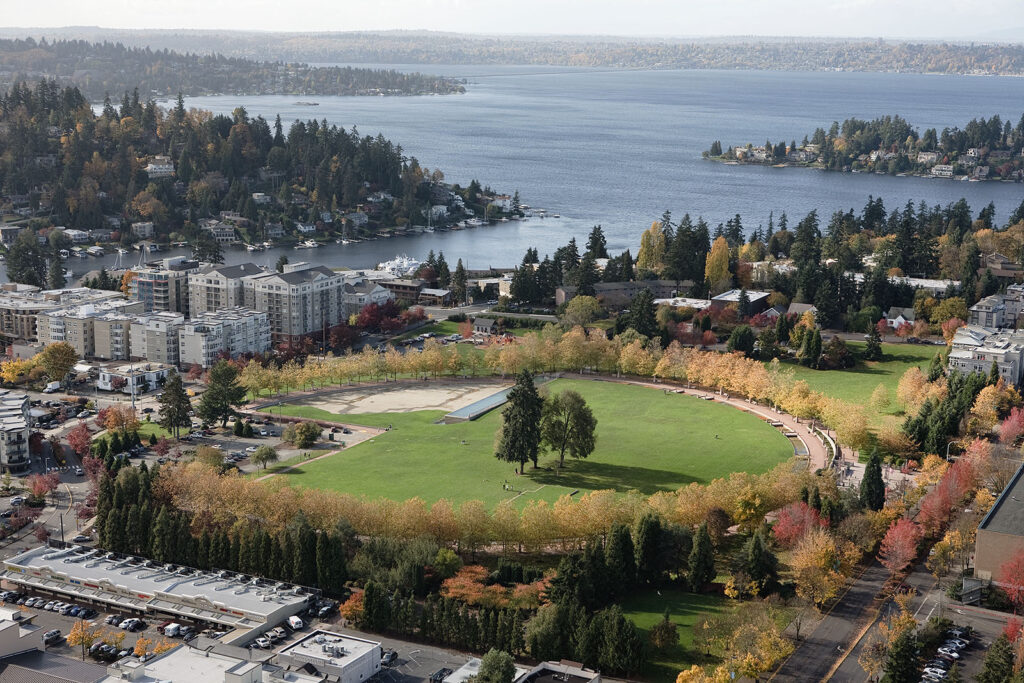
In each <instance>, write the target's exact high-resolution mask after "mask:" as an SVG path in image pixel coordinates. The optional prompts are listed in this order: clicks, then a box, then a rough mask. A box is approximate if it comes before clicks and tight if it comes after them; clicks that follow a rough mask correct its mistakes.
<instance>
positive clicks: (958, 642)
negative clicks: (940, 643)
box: [946, 638, 970, 650]
mask: <svg viewBox="0 0 1024 683" xmlns="http://www.w3.org/2000/svg"><path fill="white" fill-rule="evenodd" d="M946 645H955V646H956V647H957V648H959V649H961V650H964V649H966V648H967V646H968V645H970V643H969V642H967V641H966V640H964V639H963V638H950V639H949V640H947V641H946Z"/></svg>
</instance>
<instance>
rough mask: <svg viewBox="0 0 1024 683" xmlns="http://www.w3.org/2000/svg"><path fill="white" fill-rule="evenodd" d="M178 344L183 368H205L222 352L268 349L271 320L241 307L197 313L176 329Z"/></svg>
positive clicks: (230, 353)
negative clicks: (197, 366) (194, 366)
mask: <svg viewBox="0 0 1024 683" xmlns="http://www.w3.org/2000/svg"><path fill="white" fill-rule="evenodd" d="M178 347H179V354H180V358H179V360H180V363H181V366H182V367H187V366H191V365H199V366H200V367H203V368H208V367H210V366H211V365H213V364H214V363H216V362H217V359H218V358H219V357H220V356H221V354H227V355H228V356H231V357H235V356H238V355H241V354H244V353H263V352H265V351H267V350H268V349H270V320H269V318H268V316H267V314H266V313H264V312H261V311H253V310H251V309H248V308H244V307H241V306H236V307H233V308H227V309H223V310H219V311H217V312H216V313H205V314H202V315H198V316H196V317H194V318H192V320H190V321H188V322H187V323H185V324H184V325H182V326H181V327H180V328H179V329H178Z"/></svg>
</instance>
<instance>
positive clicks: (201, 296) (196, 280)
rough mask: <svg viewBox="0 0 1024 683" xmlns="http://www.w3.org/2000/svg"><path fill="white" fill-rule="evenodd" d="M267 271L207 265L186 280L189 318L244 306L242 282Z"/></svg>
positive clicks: (252, 266) (252, 265) (248, 265)
mask: <svg viewBox="0 0 1024 683" xmlns="http://www.w3.org/2000/svg"><path fill="white" fill-rule="evenodd" d="M265 272H266V270H265V269H264V268H262V267H260V266H257V265H256V264H255V263H241V264H239V265H237V266H222V265H207V266H203V267H202V268H200V269H199V270H197V271H196V272H194V273H190V274H189V276H188V310H189V314H190V315H192V316H198V315H200V314H202V313H209V312H212V311H219V310H221V309H225V308H234V307H236V306H242V305H244V304H245V287H244V282H243V280H242V279H243V278H246V277H249V276H252V275H261V274H263V273H265Z"/></svg>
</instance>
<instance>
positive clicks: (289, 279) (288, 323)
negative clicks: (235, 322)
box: [244, 262, 347, 344]
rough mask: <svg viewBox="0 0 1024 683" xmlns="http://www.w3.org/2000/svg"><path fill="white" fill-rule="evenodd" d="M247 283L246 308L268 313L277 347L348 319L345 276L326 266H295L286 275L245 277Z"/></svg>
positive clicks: (299, 264)
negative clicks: (344, 296) (346, 313)
mask: <svg viewBox="0 0 1024 683" xmlns="http://www.w3.org/2000/svg"><path fill="white" fill-rule="evenodd" d="M244 283H245V285H244V286H245V307H246V308H249V309H252V310H254V311H261V312H264V313H266V314H267V318H268V319H269V321H270V336H271V341H272V342H273V343H275V344H279V343H292V342H297V341H298V340H299V339H301V338H302V337H304V336H306V335H310V334H320V333H322V332H324V331H325V330H328V329H330V328H331V327H333V326H335V325H337V324H338V323H340V322H342V321H343V320H345V319H346V318H347V316H346V315H345V306H344V298H343V295H342V288H343V286H344V283H345V276H344V275H343V274H341V273H336V272H334V271H333V270H331V269H330V268H328V267H326V266H310V265H309V264H308V263H303V262H300V263H292V264H288V265H286V266H285V267H284V272H283V273H264V274H262V275H254V276H252V277H246V278H245V279H244Z"/></svg>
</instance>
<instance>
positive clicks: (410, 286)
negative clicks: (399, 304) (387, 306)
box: [380, 278, 424, 304]
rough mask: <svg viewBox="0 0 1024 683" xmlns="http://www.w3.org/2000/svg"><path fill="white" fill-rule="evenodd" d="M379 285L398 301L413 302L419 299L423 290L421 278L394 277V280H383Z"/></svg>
mask: <svg viewBox="0 0 1024 683" xmlns="http://www.w3.org/2000/svg"><path fill="white" fill-rule="evenodd" d="M380 284H381V287H384V288H385V289H387V290H388V291H389V292H391V295H392V297H393V298H395V299H396V300H398V301H405V302H406V303H410V304H414V303H416V302H417V301H419V300H420V292H421V291H423V287H424V283H423V280H407V279H404V278H396V279H394V280H383V281H382V282H381V283H380Z"/></svg>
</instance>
